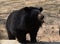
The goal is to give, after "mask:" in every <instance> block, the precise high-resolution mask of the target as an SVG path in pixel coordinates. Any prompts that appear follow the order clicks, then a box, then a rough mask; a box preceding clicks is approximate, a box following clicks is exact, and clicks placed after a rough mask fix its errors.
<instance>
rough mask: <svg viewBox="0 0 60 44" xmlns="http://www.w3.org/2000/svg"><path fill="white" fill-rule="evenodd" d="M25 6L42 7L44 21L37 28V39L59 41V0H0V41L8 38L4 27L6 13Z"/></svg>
mask: <svg viewBox="0 0 60 44" xmlns="http://www.w3.org/2000/svg"><path fill="white" fill-rule="evenodd" d="M25 6H34V7H43V9H44V11H43V12H42V14H43V15H44V16H45V19H44V21H45V23H44V24H43V26H42V27H41V28H39V31H38V33H37V34H38V35H37V37H36V38H37V41H38V42H39V41H45V42H60V36H59V29H60V0H0V41H1V40H6V39H8V37H7V32H6V29H5V23H6V19H7V17H8V15H9V14H10V13H11V12H12V11H14V10H18V9H21V8H23V7H25ZM27 39H29V35H27ZM2 44H3V43H2Z"/></svg>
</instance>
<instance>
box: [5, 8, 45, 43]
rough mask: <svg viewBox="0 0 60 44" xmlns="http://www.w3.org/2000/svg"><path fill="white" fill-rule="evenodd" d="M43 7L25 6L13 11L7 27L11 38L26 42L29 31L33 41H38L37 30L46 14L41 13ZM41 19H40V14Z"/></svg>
mask: <svg viewBox="0 0 60 44" xmlns="http://www.w3.org/2000/svg"><path fill="white" fill-rule="evenodd" d="M42 11H43V8H42V7H40V8H36V7H24V8H22V9H20V10H16V11H13V12H12V13H11V14H10V15H9V16H8V18H7V22H6V28H7V32H8V37H9V39H15V38H16V37H17V39H18V41H19V42H21V43H26V42H27V41H26V34H27V33H29V34H30V37H31V42H36V36H37V32H38V30H39V27H41V26H42V24H43V19H44V16H43V15H41V12H42ZM39 14H40V15H41V16H40V19H38V15H39Z"/></svg>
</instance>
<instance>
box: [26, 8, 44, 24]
mask: <svg viewBox="0 0 60 44" xmlns="http://www.w3.org/2000/svg"><path fill="white" fill-rule="evenodd" d="M25 11H26V12H27V13H28V15H29V16H31V18H32V19H34V20H36V19H37V20H38V21H39V22H40V23H41V24H43V23H44V15H42V14H41V12H42V11H43V8H42V7H40V8H37V7H25Z"/></svg>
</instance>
